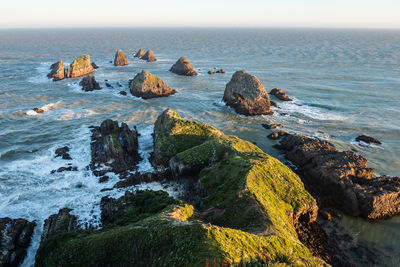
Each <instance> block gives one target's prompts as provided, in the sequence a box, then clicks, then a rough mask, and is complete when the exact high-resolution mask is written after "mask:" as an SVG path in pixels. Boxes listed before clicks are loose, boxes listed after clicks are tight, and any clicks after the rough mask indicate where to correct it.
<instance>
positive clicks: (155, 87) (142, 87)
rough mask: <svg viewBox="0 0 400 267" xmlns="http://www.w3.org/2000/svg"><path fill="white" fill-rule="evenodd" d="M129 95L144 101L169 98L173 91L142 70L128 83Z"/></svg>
mask: <svg viewBox="0 0 400 267" xmlns="http://www.w3.org/2000/svg"><path fill="white" fill-rule="evenodd" d="M129 88H130V91H131V94H132V95H134V96H137V97H142V98H144V99H148V98H154V97H161V96H169V95H172V94H175V90H174V89H172V88H171V87H169V86H168V85H167V83H166V82H164V81H163V80H161V79H160V78H158V77H157V76H156V75H154V74H152V73H150V72H148V71H145V70H142V71H141V72H140V73H138V74H137V75H136V76H135V78H133V80H130V81H129Z"/></svg>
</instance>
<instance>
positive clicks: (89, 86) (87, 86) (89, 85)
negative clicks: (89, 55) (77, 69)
mask: <svg viewBox="0 0 400 267" xmlns="http://www.w3.org/2000/svg"><path fill="white" fill-rule="evenodd" d="M79 85H80V86H82V90H83V91H85V92H89V91H93V90H100V89H101V87H100V84H99V83H98V82H96V79H95V78H94V75H93V74H90V75H88V76H86V77H84V78H83V79H82V80H81V81H80V82H79Z"/></svg>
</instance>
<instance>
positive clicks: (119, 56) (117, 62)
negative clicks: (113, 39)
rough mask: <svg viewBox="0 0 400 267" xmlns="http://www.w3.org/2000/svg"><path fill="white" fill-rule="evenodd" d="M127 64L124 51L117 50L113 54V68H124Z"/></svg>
mask: <svg viewBox="0 0 400 267" xmlns="http://www.w3.org/2000/svg"><path fill="white" fill-rule="evenodd" d="M128 64H129V62H128V59H127V58H126V56H125V53H124V51H122V50H117V52H116V53H115V58H114V66H125V65H128Z"/></svg>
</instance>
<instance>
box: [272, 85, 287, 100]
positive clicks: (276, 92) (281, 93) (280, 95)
mask: <svg viewBox="0 0 400 267" xmlns="http://www.w3.org/2000/svg"><path fill="white" fill-rule="evenodd" d="M269 94H270V95H273V96H275V97H276V98H278V99H280V100H283V101H292V99H291V98H290V97H289V96H288V95H287V94H286V93H285V92H284V91H283V90H282V89H280V88H274V89H272V90H271V92H269Z"/></svg>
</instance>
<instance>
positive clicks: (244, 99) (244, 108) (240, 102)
mask: <svg viewBox="0 0 400 267" xmlns="http://www.w3.org/2000/svg"><path fill="white" fill-rule="evenodd" d="M222 100H223V101H224V102H225V103H226V105H228V106H230V107H232V108H234V109H235V111H236V112H237V113H239V114H243V115H247V116H254V115H270V114H272V113H273V112H272V111H271V103H270V101H269V96H268V93H267V91H266V90H265V88H264V86H263V85H262V84H261V82H260V80H259V79H258V78H257V77H256V76H254V75H251V74H250V73H248V72H246V71H244V70H242V71H237V72H235V73H234V74H233V76H232V78H231V80H230V81H229V83H228V84H227V85H226V87H225V92H224V97H223V99H222Z"/></svg>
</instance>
